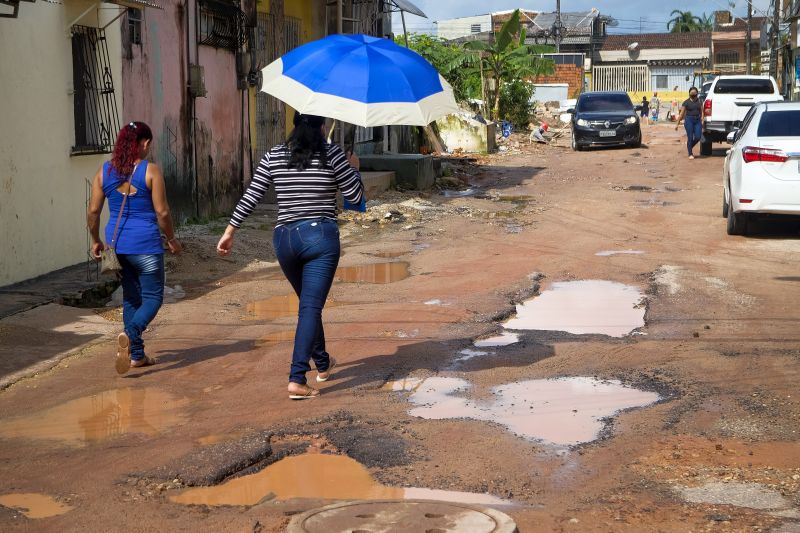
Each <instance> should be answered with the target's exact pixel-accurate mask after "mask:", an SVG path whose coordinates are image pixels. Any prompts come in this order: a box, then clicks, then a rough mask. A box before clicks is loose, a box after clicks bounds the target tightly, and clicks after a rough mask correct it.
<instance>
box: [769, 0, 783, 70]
mask: <svg viewBox="0 0 800 533" xmlns="http://www.w3.org/2000/svg"><path fill="white" fill-rule="evenodd" d="M780 24H781V4H780V0H772V35H771V36H770V37H771V39H770V41H771V43H770V51H769V74H770V76H774V77H775V79H776V80H777V79H778V46H779V45H780Z"/></svg>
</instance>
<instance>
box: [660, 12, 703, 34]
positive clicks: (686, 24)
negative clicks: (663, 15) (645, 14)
mask: <svg viewBox="0 0 800 533" xmlns="http://www.w3.org/2000/svg"><path fill="white" fill-rule="evenodd" d="M669 16H670V17H673V18H672V19H671V20H670V21H669V22H667V29H668V30H669V31H671V32H672V33H684V32H691V31H703V29H702V24H703V22H704V21H703V20H702V19H701V18H700V17H696V16H695V15H692V12H691V11H680V10H678V9H676V10H674V11H673V12H672V13H670V14H669Z"/></svg>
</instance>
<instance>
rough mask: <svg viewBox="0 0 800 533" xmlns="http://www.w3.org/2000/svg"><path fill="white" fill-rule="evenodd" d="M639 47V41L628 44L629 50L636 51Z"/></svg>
mask: <svg viewBox="0 0 800 533" xmlns="http://www.w3.org/2000/svg"><path fill="white" fill-rule="evenodd" d="M638 48H639V43H636V42H634V43H631V44H629V45H628V52H635V51H636V50H637V49H638Z"/></svg>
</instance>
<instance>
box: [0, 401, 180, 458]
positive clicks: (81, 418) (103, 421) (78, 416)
mask: <svg viewBox="0 0 800 533" xmlns="http://www.w3.org/2000/svg"><path fill="white" fill-rule="evenodd" d="M187 403H188V402H187V401H186V400H178V399H176V398H175V397H173V396H172V395H171V394H168V393H166V392H163V391H161V390H158V389H153V388H143V389H134V388H123V389H114V390H109V391H105V392H101V393H99V394H93V395H91V396H84V397H83V398H78V399H75V400H71V401H68V402H66V403H64V404H62V405H59V406H56V407H53V408H51V409H47V410H45V411H41V412H38V413H34V414H32V415H29V416H25V417H22V418H16V419H14V418H11V419H6V420H3V421H0V436H2V437H4V438H24V439H44V440H56V441H62V442H64V443H66V444H70V445H84V444H87V443H92V442H100V441H105V440H109V439H112V438H114V437H118V436H120V435H126V434H137V433H138V434H145V435H156V434H158V433H161V432H162V431H164V430H166V429H167V428H170V427H172V426H175V425H178V424H180V423H182V422H183V421H184V420H185V416H184V414H183V413H182V409H183V408H184V407H185V406H186V404H187Z"/></svg>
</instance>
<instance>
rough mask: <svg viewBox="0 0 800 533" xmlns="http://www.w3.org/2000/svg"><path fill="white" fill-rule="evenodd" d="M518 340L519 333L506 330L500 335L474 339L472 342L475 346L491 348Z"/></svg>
mask: <svg viewBox="0 0 800 533" xmlns="http://www.w3.org/2000/svg"><path fill="white" fill-rule="evenodd" d="M517 342H519V334H517V333H512V332H510V331H506V332H504V333H501V334H500V335H494V336H492V337H486V338H483V339H476V340H475V341H474V342H473V343H472V344H473V345H474V346H475V347H476V348H493V347H496V346H509V345H511V344H515V343H517Z"/></svg>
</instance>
